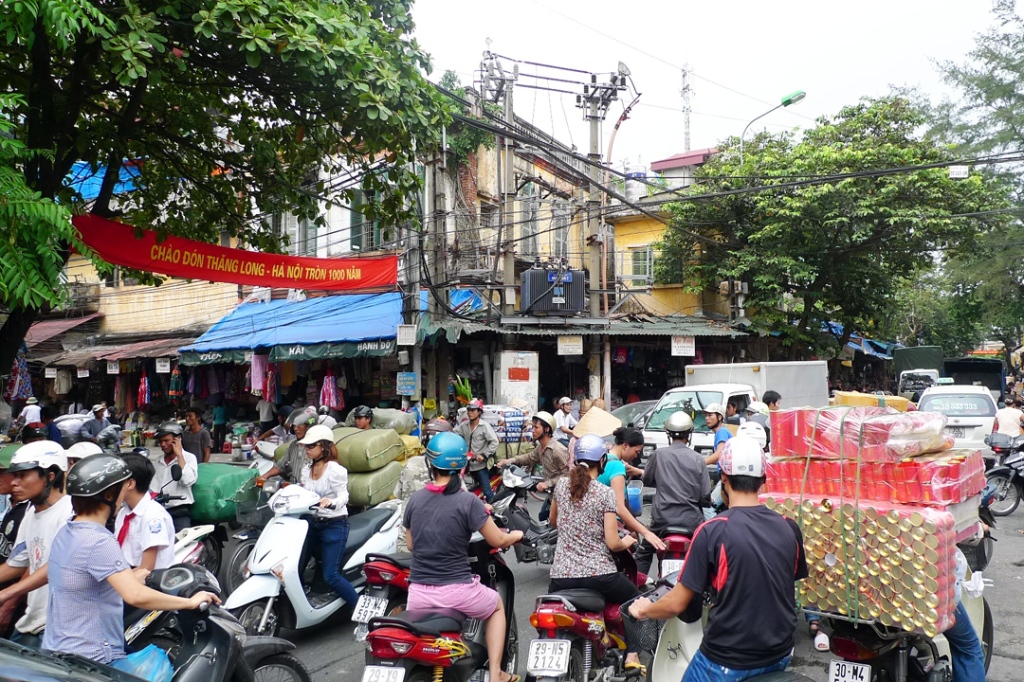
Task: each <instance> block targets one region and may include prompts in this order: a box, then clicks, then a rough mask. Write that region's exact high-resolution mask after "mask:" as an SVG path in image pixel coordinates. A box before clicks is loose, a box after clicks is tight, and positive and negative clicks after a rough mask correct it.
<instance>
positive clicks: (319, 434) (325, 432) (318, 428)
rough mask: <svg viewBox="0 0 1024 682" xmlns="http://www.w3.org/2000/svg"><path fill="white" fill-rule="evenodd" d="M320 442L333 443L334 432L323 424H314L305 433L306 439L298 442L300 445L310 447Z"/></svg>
mask: <svg viewBox="0 0 1024 682" xmlns="http://www.w3.org/2000/svg"><path fill="white" fill-rule="evenodd" d="M322 440H326V441H330V442H332V443H333V442H334V432H333V431H331V430H330V429H329V428H328V427H326V426H324V425H323V424H314V425H313V426H310V427H309V429H308V430H307V431H306V437H305V438H303V439H302V440H300V441H299V443H301V444H302V445H312V444H313V443H319V442H320V441H322Z"/></svg>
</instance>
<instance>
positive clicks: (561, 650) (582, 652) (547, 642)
mask: <svg viewBox="0 0 1024 682" xmlns="http://www.w3.org/2000/svg"><path fill="white" fill-rule="evenodd" d="M613 557H614V558H615V564H616V567H617V568H618V570H619V572H620V573H624V574H625V575H626V577H627V578H629V579H630V580H631V581H633V583H634V584H636V585H638V586H640V585H641V584H642V580H643V577H642V576H641V575H640V574H639V573H638V572H637V568H636V561H635V560H634V559H633V554H632V553H631V552H628V551H627V552H615V553H614V554H613ZM620 606H621V605H620V604H608V603H606V602H605V599H604V596H602V594H601V593H600V592H596V591H594V590H587V589H574V590H561V591H559V592H553V593H551V594H545V595H542V596H540V597H537V602H536V606H535V607H534V610H533V613H532V614H531V615H530V624H531V625H533V627H534V628H536V629H537V634H538V635H539V637H538V638H537V639H534V640H533V641H531V642H530V650H529V657H528V658H527V662H526V672H527V674H529V675H531V676H533V677H536V678H537V679H538V680H540V679H545V680H552V681H554V680H559V681H566V682H568V681H570V680H571V681H572V682H587V681H588V680H590V679H592V677H593V676H597V677H598V679H607V680H622V679H625V677H626V669H625V663H626V644H625V626H624V623H623V617H622V613H621V611H620V609H619V607H620ZM651 645H652V646H653V642H652V643H651ZM602 675H603V676H604V677H603V678H601V676H602ZM651 679H657V680H661V679H666V680H667V679H682V678H681V677H680V678H669V677H666V678H662V677H654V678H651Z"/></svg>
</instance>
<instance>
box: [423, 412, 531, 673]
mask: <svg viewBox="0 0 1024 682" xmlns="http://www.w3.org/2000/svg"><path fill="white" fill-rule="evenodd" d="M426 459H427V471H428V472H429V474H430V478H431V482H430V483H428V484H427V486H426V487H425V488H423V489H422V490H419V491H417V492H416V493H414V494H413V496H412V497H410V498H409V501H408V503H407V504H406V506H405V516H404V519H403V523H404V524H405V528H406V533H405V542H406V544H407V545H408V546H409V550H410V551H411V552H412V570H411V572H410V575H409V603H408V608H409V610H410V611H412V610H415V609H424V610H428V611H429V610H431V609H455V610H456V611H459V612H461V613H464V614H466V615H467V616H469V617H470V618H476V619H477V620H482V621H486V623H485V628H486V629H485V636H486V640H487V658H488V667H489V668H490V679H491V680H492V682H518V680H519V676H518V675H510V674H509V673H506V672H505V671H503V670H502V669H501V656H502V652H503V651H504V648H505V607H504V605H503V604H502V603H501V598H500V597H499V596H498V593H497V592H495V591H494V590H492V589H491V588H489V587H486V586H484V585H481V584H480V577H479V576H476V575H473V572H472V571H471V570H470V566H469V539H470V537H471V536H472V535H473V533H474V532H476V531H480V534H481V535H483V536H484V539H485V540H487V542H488V543H489V544H490V545H491V546H492V547H495V548H499V549H503V548H505V547H511V546H512V545H514V544H515V543H517V542H519V541H520V540H522V538H523V533H522V531H518V530H516V531H512V532H511V533H508V534H506V533H504V532H502V530H501V529H500V528H498V527H497V526H496V525H495V524H494V521H493V520H492V519H491V517H490V516H489V515H488V514H487V509H486V508H485V507H484V504H483V502H481V501H480V498H478V497H477V496H476V495H473V494H471V493H468V492H466V491H465V490H463V489H462V482H461V481H460V480H459V472H460V471H461V470H462V469H463V468H465V466H466V461H467V459H468V458H467V449H466V441H464V440H463V439H462V437H461V436H458V435H456V434H454V433H450V432H449V433H439V434H437V435H436V436H434V437H433V438H431V439H430V443H429V444H428V445H427V452H426Z"/></svg>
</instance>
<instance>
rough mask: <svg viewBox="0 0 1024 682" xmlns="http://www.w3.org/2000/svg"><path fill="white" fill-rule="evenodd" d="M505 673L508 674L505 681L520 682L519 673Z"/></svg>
mask: <svg viewBox="0 0 1024 682" xmlns="http://www.w3.org/2000/svg"><path fill="white" fill-rule="evenodd" d="M505 674H506V675H508V679H507V680H505V682H520V680H522V678H521V677H519V675H513V674H512V673H505Z"/></svg>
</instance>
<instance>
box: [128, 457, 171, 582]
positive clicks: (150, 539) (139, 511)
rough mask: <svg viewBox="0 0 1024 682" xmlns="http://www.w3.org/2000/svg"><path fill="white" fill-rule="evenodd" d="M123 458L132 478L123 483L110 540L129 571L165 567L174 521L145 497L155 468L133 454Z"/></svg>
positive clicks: (166, 566) (158, 505)
mask: <svg viewBox="0 0 1024 682" xmlns="http://www.w3.org/2000/svg"><path fill="white" fill-rule="evenodd" d="M123 459H124V463H125V464H127V465H128V469H129V470H131V472H132V477H131V478H129V479H128V480H127V481H126V482H125V486H124V504H123V505H121V508H120V509H119V510H118V511H117V520H116V521H114V537H116V538H117V542H118V544H120V545H121V552H122V553H123V554H124V558H125V560H127V561H128V565H129V566H131V567H132V568H145V569H146V570H148V571H153V570H156V569H159V568H169V567H170V566H171V565H172V564H173V563H174V520H173V519H172V518H171V515H170V514H168V513H167V510H166V509H164V508H163V507H162V506H161V505H160V504H158V503H157V501H156V500H154V499H153V498H152V496H151V495H150V494H149V485H150V483H152V481H153V476H154V474H155V473H156V469H155V468H154V467H153V463H152V462H150V461H149V458H148V457H144V456H143V455H136V454H134V453H133V454H130V455H124V456H123Z"/></svg>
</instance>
